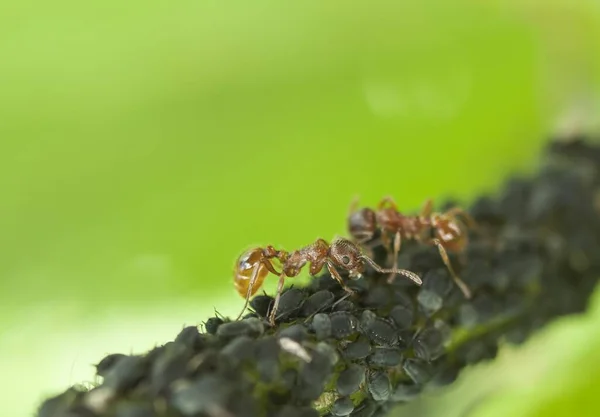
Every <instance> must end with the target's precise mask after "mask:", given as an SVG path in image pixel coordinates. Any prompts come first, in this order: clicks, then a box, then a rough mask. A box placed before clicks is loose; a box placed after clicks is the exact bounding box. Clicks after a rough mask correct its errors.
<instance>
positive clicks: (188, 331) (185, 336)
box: [175, 326, 202, 350]
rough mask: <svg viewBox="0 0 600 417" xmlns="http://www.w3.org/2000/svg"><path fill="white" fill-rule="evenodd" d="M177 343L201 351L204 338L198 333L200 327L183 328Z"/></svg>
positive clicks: (176, 340) (176, 339)
mask: <svg viewBox="0 0 600 417" xmlns="http://www.w3.org/2000/svg"><path fill="white" fill-rule="evenodd" d="M175 343H178V344H182V345H185V346H187V347H189V348H190V349H193V350H200V348H201V347H202V337H201V336H200V333H199V332H198V327H197V326H187V327H185V328H183V329H182V330H181V332H179V334H178V335H177V337H176V338H175Z"/></svg>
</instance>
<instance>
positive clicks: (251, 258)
mask: <svg viewBox="0 0 600 417" xmlns="http://www.w3.org/2000/svg"><path fill="white" fill-rule="evenodd" d="M262 256H263V250H262V249H261V248H254V249H250V250H248V251H246V252H244V253H243V254H242V256H240V257H239V258H238V261H237V263H236V269H235V279H234V284H235V289H236V291H237V292H238V293H239V294H240V295H241V296H242V297H246V296H247V294H248V289H249V286H250V280H251V279H252V274H253V273H254V270H255V268H258V271H257V272H256V281H255V285H253V286H252V288H251V289H250V291H251V292H250V296H253V295H254V294H256V292H257V291H258V290H259V289H260V287H261V286H262V283H263V282H264V280H265V278H266V277H267V275H268V274H269V270H268V269H267V268H266V267H265V265H264V264H263V263H262V262H261V261H262Z"/></svg>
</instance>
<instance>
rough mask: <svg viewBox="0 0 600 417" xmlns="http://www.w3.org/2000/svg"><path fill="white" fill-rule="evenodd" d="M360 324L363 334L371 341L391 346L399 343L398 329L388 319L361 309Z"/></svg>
mask: <svg viewBox="0 0 600 417" xmlns="http://www.w3.org/2000/svg"><path fill="white" fill-rule="evenodd" d="M360 325H361V329H362V332H363V334H364V335H365V336H367V337H368V338H369V339H370V340H371V341H372V342H373V343H377V344H379V345H383V346H393V345H397V344H398V343H399V339H398V336H399V335H398V330H397V329H396V327H395V326H394V324H393V323H392V322H391V321H390V320H387V319H384V318H382V317H378V316H377V315H376V314H375V313H373V312H372V311H370V310H365V311H363V314H362V316H361V320H360Z"/></svg>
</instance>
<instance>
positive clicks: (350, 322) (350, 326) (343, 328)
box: [329, 311, 358, 339]
mask: <svg viewBox="0 0 600 417" xmlns="http://www.w3.org/2000/svg"><path fill="white" fill-rule="evenodd" d="M329 319H330V320H331V333H332V335H333V337H335V338H336V339H344V338H346V337H349V336H352V335H354V334H356V333H357V332H358V319H357V318H356V317H354V316H353V315H352V314H350V313H348V312H346V311H338V312H335V313H331V314H330V315H329Z"/></svg>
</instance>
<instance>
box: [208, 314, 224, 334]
mask: <svg viewBox="0 0 600 417" xmlns="http://www.w3.org/2000/svg"><path fill="white" fill-rule="evenodd" d="M223 323H224V321H223V319H222V318H220V317H211V318H209V319H208V320H206V323H204V328H205V329H206V333H209V334H216V333H217V329H218V328H219V326H220V325H221V324H223Z"/></svg>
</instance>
